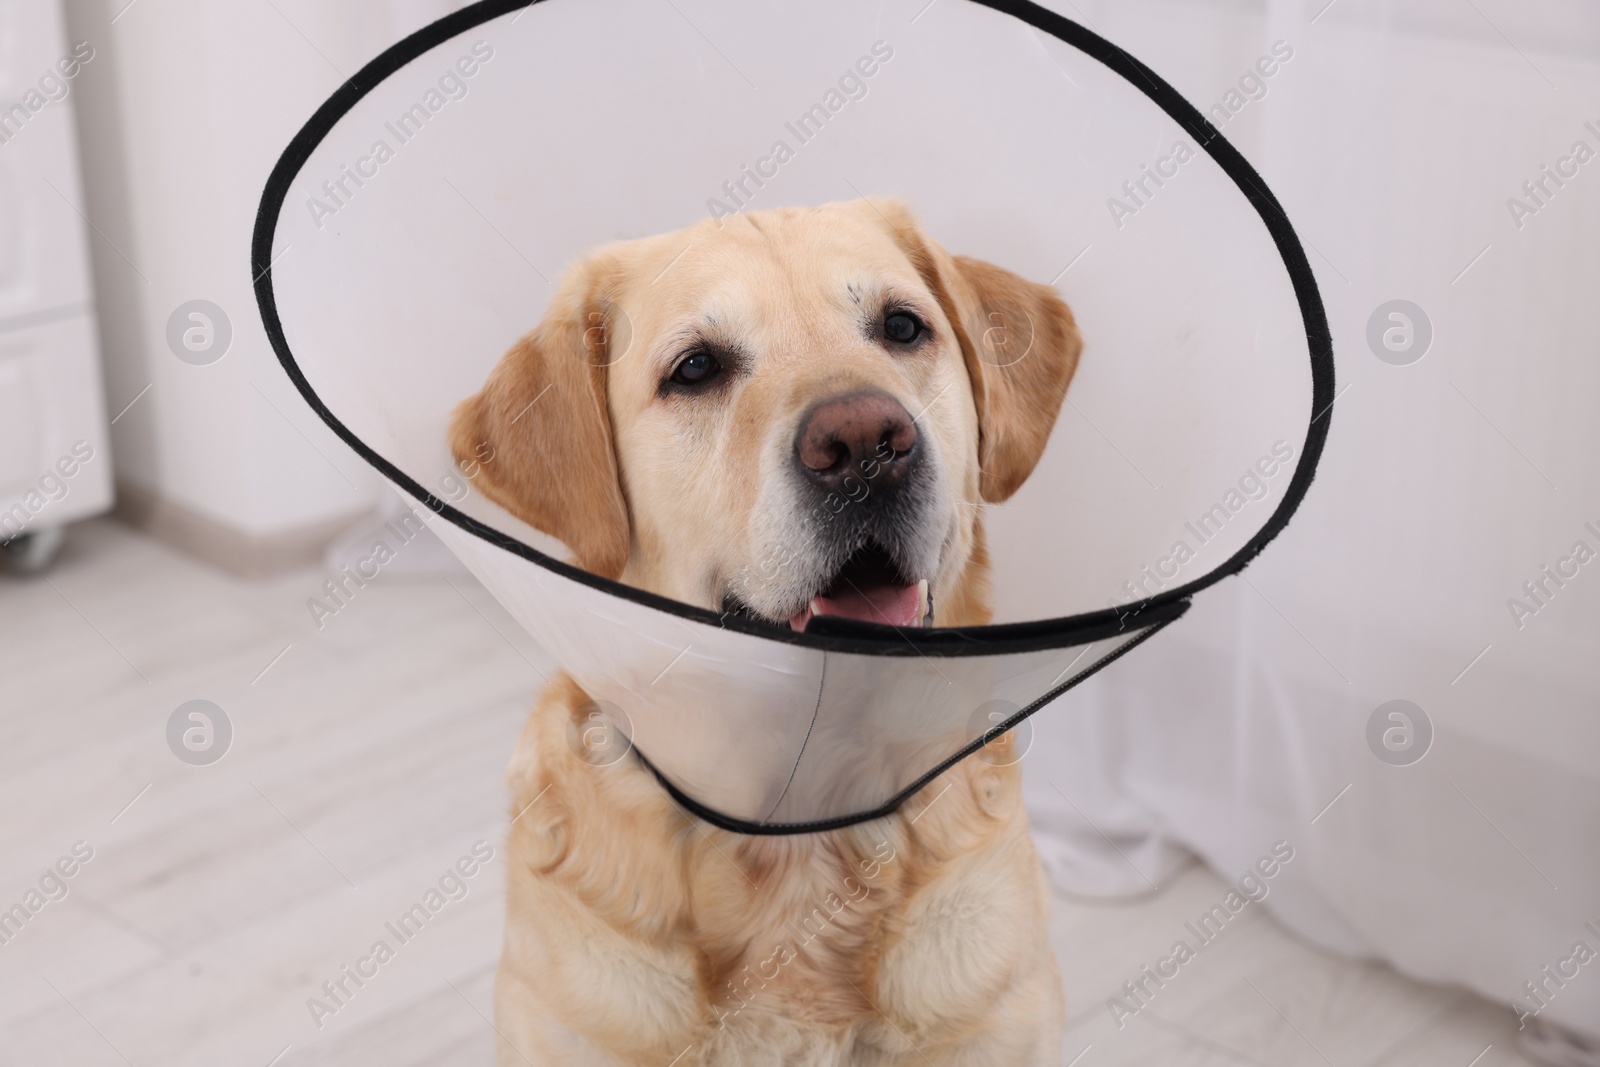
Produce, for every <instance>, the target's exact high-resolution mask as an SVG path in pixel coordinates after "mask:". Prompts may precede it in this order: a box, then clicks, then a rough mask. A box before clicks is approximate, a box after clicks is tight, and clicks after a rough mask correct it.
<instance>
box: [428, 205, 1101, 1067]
mask: <svg viewBox="0 0 1600 1067" xmlns="http://www.w3.org/2000/svg"><path fill="white" fill-rule="evenodd" d="M1081 347H1082V342H1081V340H1080V338H1079V335H1078V330H1077V327H1076V324H1075V322H1074V320H1073V316H1072V313H1071V311H1070V310H1069V309H1068V308H1067V306H1066V304H1065V303H1063V302H1062V300H1061V299H1060V298H1059V297H1058V296H1057V295H1056V293H1055V291H1054V290H1053V289H1051V288H1049V287H1047V286H1043V285H1038V284H1035V283H1032V282H1029V281H1026V280H1024V279H1022V278H1020V277H1018V276H1017V275H1015V274H1012V273H1011V272H1009V271H1006V270H1004V269H1002V268H1000V267H996V266H993V265H990V264H988V263H985V262H982V261H979V260H976V259H969V258H965V257H962V256H956V255H951V254H949V253H947V252H946V251H945V250H944V249H943V248H941V247H940V246H939V245H938V244H936V243H935V242H934V241H933V240H931V239H930V238H929V237H928V236H927V235H926V234H924V232H923V231H922V229H921V227H920V226H919V224H918V223H917V221H916V219H915V218H914V217H913V215H912V212H911V211H910V210H909V209H908V208H907V207H906V206H905V205H904V204H903V203H900V202H898V201H869V200H858V201H854V202H849V203H839V204H828V205H824V206H820V207H807V208H784V209H778V210H772V211H762V212H751V213H748V214H744V215H741V216H737V217H734V218H728V219H720V220H706V221H703V222H701V223H699V224H697V225H694V226H691V227H689V228H687V229H685V230H681V231H678V232H675V233H670V234H664V235H661V236H656V237H650V238H645V239H641V240H635V241H629V242H625V243H620V244H615V245H610V246H606V247H602V248H600V249H598V250H597V251H595V252H593V253H591V254H590V255H588V256H587V257H586V258H585V259H583V260H582V261H581V262H579V263H578V264H577V265H576V266H575V267H573V268H572V269H571V270H569V271H568V273H567V274H566V275H565V277H564V278H563V279H562V281H561V283H560V285H559V286H558V287H557V290H556V292H555V294H554V296H553V298H552V299H551V301H550V304H549V306H548V310H547V312H546V314H545V317H544V319H543V321H542V322H541V323H540V324H539V325H538V327H537V328H536V329H534V330H533V331H532V332H531V333H529V334H528V335H527V336H526V337H524V338H523V339H522V340H521V341H520V342H519V343H517V344H516V345H515V346H514V347H513V348H512V349H511V350H510V351H509V352H508V353H506V354H505V355H504V356H503V357H502V359H501V361H500V362H499V363H498V364H497V365H496V367H495V368H494V370H493V371H492V373H491V375H490V377H489V378H488V380H487V382H486V383H485V385H484V386H483V388H482V390H481V391H480V392H479V393H477V394H476V395H474V396H472V397H471V398H469V399H468V400H466V401H464V402H463V403H462V404H461V405H460V406H459V407H458V409H457V410H456V412H455V415H454V417H453V421H452V424H451V431H450V433H451V447H452V450H453V452H454V454H455V456H456V458H457V460H458V461H460V462H461V463H462V466H463V467H464V468H465V467H466V466H467V464H468V463H469V462H470V463H473V464H474V465H475V466H476V468H477V470H476V474H475V482H476V484H477V485H479V486H480V487H481V489H482V491H483V492H484V494H485V495H486V496H487V497H488V498H489V499H491V500H493V501H494V502H495V503H497V504H499V505H501V506H502V507H504V508H505V509H506V510H508V511H509V512H511V513H512V514H513V515H516V516H517V517H519V518H521V519H522V520H524V521H526V522H527V523H529V524H530V525H532V526H533V527H535V528H537V529H539V530H541V531H544V532H545V533H547V534H550V535H552V536H554V537H556V538H558V539H559V540H561V541H562V542H563V543H564V544H565V545H566V546H567V547H568V549H569V550H570V551H571V553H572V558H573V562H575V563H576V564H577V565H578V566H581V567H583V568H585V569H587V570H589V571H592V572H594V573H596V574H599V575H604V576H606V577H608V578H613V579H616V580H618V581H620V582H623V583H626V584H628V585H632V586H637V587H639V588H641V589H646V590H650V591H652V592H655V593H659V594H661V595H663V596H667V597H672V598H674V599H677V600H679V601H682V602H685V603H688V604H693V605H699V606H701V607H705V608H710V609H712V610H716V611H727V612H738V613H741V614H744V615H747V616H751V617H754V618H757V619H762V620H766V621H767V622H770V623H771V624H773V625H774V626H787V627H791V628H793V629H796V630H804V629H805V628H806V626H807V625H808V624H809V623H810V621H811V620H812V619H813V618H815V617H817V616H819V615H841V616H847V617H852V618H856V619H859V620H864V621H868V622H877V623H879V624H883V625H891V626H896V627H910V626H918V625H927V624H935V623H936V624H938V625H941V626H970V625H980V624H983V623H986V622H988V621H989V619H990V615H991V609H990V599H991V594H990V584H989V568H990V563H989V557H988V554H987V551H986V548H985V544H984V536H983V522H982V509H981V507H980V506H979V505H981V504H982V503H985V502H987V503H999V502H1001V501H1004V500H1006V499H1007V498H1008V497H1010V496H1011V495H1012V494H1013V493H1014V492H1016V490H1017V489H1018V487H1019V486H1021V485H1022V483H1023V481H1024V480H1025V479H1026V478H1027V477H1028V475H1029V474H1030V473H1031V472H1032V470H1033V468H1034V466H1035V465H1036V463H1037V462H1038V460H1039V457H1040V455H1041V453H1042V452H1043V450H1044V447H1045V443H1046V441H1047V439H1048V438H1049V436H1050V432H1051V429H1052V427H1053V425H1054V423H1055V420H1056V417H1057V415H1058V413H1059V411H1060V408H1061V404H1062V402H1063V399H1064V397H1065V394H1066V389H1067V386H1068V384H1069V383H1070V381H1071V379H1072V376H1073V373H1074V371H1075V370H1076V367H1077V363H1078V356H1079V351H1080V349H1081ZM530 405H535V406H533V407H530ZM485 456H488V457H491V458H489V459H487V460H483V459H482V457H485ZM869 466H870V470H871V475H872V481H871V492H870V494H869V495H868V496H867V497H866V498H865V499H862V500H861V501H859V502H857V503H856V504H854V505H853V506H852V507H850V508H849V509H847V510H846V511H843V512H841V514H840V516H839V519H838V521H834V522H827V523H824V522H819V521H817V519H816V512H817V507H818V503H819V502H820V501H826V500H828V499H830V494H831V495H832V497H833V498H837V497H838V495H839V494H840V492H841V487H842V486H843V485H844V483H845V480H846V479H847V477H848V476H849V475H850V474H851V473H852V472H860V471H862V470H865V469H868V467H869ZM774 558H779V559H782V560H783V561H784V566H782V567H779V568H773V567H771V566H763V561H767V560H771V559H774ZM592 710H593V708H592V704H591V701H590V699H589V698H588V696H586V694H585V693H584V692H583V691H582V690H580V689H579V688H578V686H577V684H576V683H575V682H573V680H572V679H571V678H570V677H567V676H565V675H563V676H560V677H558V678H557V679H555V680H554V681H553V682H552V683H551V684H550V685H549V687H548V688H547V690H546V691H545V693H544V694H543V696H542V697H541V699H540V700H539V702H538V705H537V707H536V709H535V710H534V712H533V714H532V716H531V717H530V718H529V720H528V723H527V726H526V728H525V729H524V731H523V733H522V736H521V739H520V741H519V743H518V745H517V748H516V752H515V755H514V756H513V758H512V761H511V765H510V769H509V771H508V774H507V781H508V784H509V787H510V793H511V812H512V813H513V816H514V818H513V822H512V828H511V831H510V833H509V839H508V842H507V853H508V861H507V868H508V875H507V879H508V880H507V902H506V923H505V942H504V951H503V954H502V958H501V963H500V968H499V972H498V975H497V979H496V989H495V1014H496V1019H497V1030H498V1032H499V1035H500V1038H499V1045H498V1062H499V1064H500V1065H501V1067H512V1065H517V1064H537V1065H540V1067H543V1065H545V1064H560V1065H564V1067H600V1065H605V1067H624V1065H626V1067H645V1065H650V1067H668V1065H672V1067H754V1065H767V1064H771V1065H778V1064H784V1065H789V1067H801V1065H805V1067H901V1065H905V1067H910V1065H929V1064H932V1065H936V1067H1012V1065H1017V1067H1022V1065H1027V1067H1034V1065H1044V1064H1054V1063H1056V1062H1058V1058H1059V1055H1060V1041H1061V1028H1062V1024H1063V1017H1064V1013H1063V1004H1062V990H1061V979H1060V974H1059V972H1058V970H1057V967H1056V963H1055V960H1054V957H1053V954H1052V952H1051V950H1050V947H1049V943H1048V940H1047V938H1046V936H1045V930H1046V928H1047V924H1048V915H1049V892H1048V888H1047V884H1046V881H1045V877H1044V874H1043V870H1042V868H1041V866H1040V864H1039V860H1038V857H1037V855H1036V853H1035V851H1034V848H1033V844H1032V841H1031V839H1030V837H1029V834H1028V825H1027V817H1026V814H1025V812H1024V810H1023V806H1022V801H1021V772H1020V767H1019V766H1017V764H1016V761H1015V760H1014V759H1011V760H1008V759H1005V758H997V759H989V760H985V759H974V758H969V759H967V760H964V761H962V762H960V763H957V764H956V765H955V766H954V767H952V768H950V769H949V770H948V771H946V772H945V773H944V774H942V775H940V776H939V778H938V779H936V780H935V781H933V782H932V783H930V784H929V785H928V786H926V788H925V789H924V790H922V791H921V792H919V793H918V794H917V796H916V797H913V798H912V799H911V800H910V801H908V802H907V803H906V805H904V806H903V807H902V808H901V810H900V811H899V812H898V813H896V814H895V815H893V816H890V817H887V818H884V819H879V820H875V821H872V822H869V823H863V824H858V825H856V826H852V827H848V828H845V829H839V830H833V831H829V832H825V833H814V834H799V835H789V836H747V835H740V834H737V833H732V832H728V831H724V830H720V829H717V828H714V827H712V826H710V825H709V824H706V823H704V822H703V821H702V820H700V819H697V818H695V817H693V816H691V815H689V814H688V813H686V812H685V811H684V810H683V809H682V808H681V807H679V806H678V805H677V804H675V803H674V802H673V800H672V799H671V797H670V796H669V795H668V794H667V793H666V792H665V791H664V790H663V789H662V788H661V786H660V785H659V783H658V782H657V781H656V779H655V778H654V777H653V776H652V775H651V773H650V772H649V770H648V769H647V768H645V767H644V766H643V765H641V764H639V763H638V762H636V761H628V760H625V761H622V762H618V763H615V764H614V765H610V766H606V767H604V768H600V767H597V766H594V765H593V764H592V762H591V761H588V760H586V759H585V756H584V751H583V746H582V745H581V744H578V743H576V742H575V737H576V732H577V731H578V730H579V729H580V728H581V724H582V723H583V721H584V719H585V717H586V716H587V715H588V714H589V713H590V712H591V711H592ZM1010 744H1011V741H1010V739H1009V737H1002V738H999V739H997V740H995V741H994V742H992V743H991V745H990V748H991V750H992V751H994V752H996V753H997V754H999V755H1001V756H1002V757H1003V753H1004V751H1005V749H1006V747H1007V746H1009V745H1010Z"/></svg>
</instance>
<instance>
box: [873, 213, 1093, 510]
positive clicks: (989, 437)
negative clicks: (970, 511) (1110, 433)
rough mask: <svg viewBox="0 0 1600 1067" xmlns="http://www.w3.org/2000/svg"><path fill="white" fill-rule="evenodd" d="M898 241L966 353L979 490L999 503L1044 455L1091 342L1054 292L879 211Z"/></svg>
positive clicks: (904, 216) (901, 216)
mask: <svg viewBox="0 0 1600 1067" xmlns="http://www.w3.org/2000/svg"><path fill="white" fill-rule="evenodd" d="M878 207H879V208H880V209H881V213H882V215H883V217H884V218H885V219H886V220H887V221H888V222H889V225H890V228H891V230H892V231H893V232H894V235H895V239H896V240H897V241H898V242H899V244H900V247H901V249H902V250H903V251H904V252H905V253H906V255H907V257H909V258H910V260H911V263H912V265H913V266H914V267H916V269H917V273H918V274H920V275H921V276H922V280H923V282H924V283H925V284H926V285H927V286H928V287H929V288H930V289H932V290H933V293H934V296H935V297H936V298H937V299H938V301H939V304H940V307H941V309H942V310H943V311H944V315H945V318H947V319H949V320H950V325H951V327H952V329H954V331H955V334H956V341H957V342H958V343H959V344H960V345H961V355H962V358H963V359H964V360H965V361H966V365H967V375H968V377H970V378H971V379H972V397H973V400H974V402H975V403H976V404H977V408H978V468H979V470H980V472H981V473H980V475H979V482H978V488H979V492H980V493H981V494H982V496H983V499H984V500H986V501H989V502H990V503H994V504H998V503H1000V502H1001V501H1003V500H1006V499H1007V498H1008V497H1010V496H1011V494H1012V493H1015V492H1016V491H1017V490H1018V489H1019V488H1021V486H1022V483H1023V482H1024V481H1026V480H1027V478H1028V475H1030V474H1032V473H1033V468H1034V466H1035V465H1036V464H1037V463H1038V462H1039V457H1040V456H1041V455H1043V454H1044V447H1045V444H1046V442H1048V441H1049V440H1050V431H1051V429H1052V428H1053V427H1054V426H1055V422H1056V416H1057V415H1058V414H1060V412H1061V403H1062V400H1063V399H1064V398H1065V397H1066V395H1067V385H1068V383H1070V382H1071V381H1072V375H1073V372H1074V371H1076V370H1077V369H1078V353H1079V351H1080V350H1081V349H1082V348H1083V341H1082V340H1081V339H1080V338H1079V336H1078V327H1077V324H1076V323H1075V322H1074V321H1073V318H1072V311H1071V310H1070V309H1069V308H1068V307H1067V305H1066V303H1065V302H1064V301H1063V300H1062V299H1061V297H1060V296H1058V295H1057V294H1056V291H1055V289H1053V288H1051V287H1050V286H1048V285H1039V284H1037V283H1035V282H1030V281H1028V280H1026V279H1024V278H1020V277H1018V276H1017V275H1015V274H1013V273H1011V272H1010V271H1008V270H1004V269H1002V268H1000V267H996V266H994V265H993V264H990V263H985V262H984V261H983V260H980V259H972V258H970V257H967V256H952V255H950V254H949V253H947V252H946V251H945V250H944V249H943V248H941V247H939V245H938V244H936V243H935V242H933V241H932V240H930V239H928V238H927V237H926V236H925V235H924V234H923V233H922V231H921V230H920V228H918V226H917V224H916V220H915V219H913V218H912V216H911V212H910V210H909V209H907V208H906V207H905V205H903V204H899V203H896V202H892V201H891V202H889V203H887V204H879V205H878Z"/></svg>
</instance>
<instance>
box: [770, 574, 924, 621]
mask: <svg viewBox="0 0 1600 1067" xmlns="http://www.w3.org/2000/svg"><path fill="white" fill-rule="evenodd" d="M927 614H928V583H927V582H926V581H921V582H917V583H915V584H913V585H888V584H883V585H869V586H864V587H862V588H860V589H856V588H847V589H846V590H845V591H844V592H843V593H840V594H839V595H837V596H819V597H816V598H814V599H813V600H812V601H811V604H810V605H809V606H808V607H807V608H806V609H805V610H804V611H802V612H800V613H799V614H797V615H795V616H794V617H793V618H791V619H790V620H789V625H790V627H791V628H793V629H795V630H799V631H803V630H805V628H806V624H807V623H809V622H810V621H811V620H812V619H813V618H815V617H816V616H818V615H835V616H838V617H839V618H843V619H859V620H861V621H862V622H875V623H878V624H879V625H883V626H899V627H906V626H921V625H922V624H923V620H924V619H925V618H926V616H927Z"/></svg>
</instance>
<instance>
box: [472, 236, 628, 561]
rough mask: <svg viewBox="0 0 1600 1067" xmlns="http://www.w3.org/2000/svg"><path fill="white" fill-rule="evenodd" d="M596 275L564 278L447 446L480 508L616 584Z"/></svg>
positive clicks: (605, 330)
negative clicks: (558, 546) (551, 541)
mask: <svg viewBox="0 0 1600 1067" xmlns="http://www.w3.org/2000/svg"><path fill="white" fill-rule="evenodd" d="M603 274H604V270H603V268H602V267H601V265H600V264H599V263H598V262H597V261H596V260H594V259H591V260H589V261H586V262H585V263H584V264H582V265H580V266H579V267H578V268H576V269H575V270H574V271H572V272H571V273H569V274H568V276H567V278H566V279H564V280H563V282H562V284H561V288H560V289H559V290H558V291H557V292H556V295H555V297H554V298H553V299H552V300H551V302H550V307H549V309H548V310H547V311H546V313H545V317H544V321H543V322H541V323H540V324H539V326H538V328H537V329H535V330H534V331H533V332H532V333H530V334H528V335H527V336H526V337H524V338H523V339H522V340H521V341H518V342H517V344H516V345H514V346H513V347H512V349H511V350H510V351H509V352H507V353H506V354H505V355H504V356H502V357H501V359H500V362H499V363H498V364H497V365H496V366H495V368H494V371H493V372H492V373H491V374H490V375H489V380H488V381H487V382H486V383H485V384H484V387H483V389H482V391H480V392H479V393H478V394H477V395H476V396H474V397H471V398H470V399H468V400H465V401H463V402H462V403H461V405H460V406H459V407H458V408H456V411H455V415H454V416H453V418H452V419H451V424H450V447H451V451H452V452H453V453H454V454H455V458H456V462H457V463H458V464H459V465H460V467H461V469H462V471H463V472H465V473H466V474H467V475H468V477H469V478H470V479H471V480H472V482H473V484H474V485H476V486H478V488H480V489H482V490H483V494H484V495H485V496H487V497H488V498H489V499H490V500H492V501H494V502H495V503H496V504H499V505H500V506H501V507H503V508H505V509H506V510H507V511H509V512H511V513H512V514H513V515H515V516H516V517H517V518H519V519H521V520H523V521H524V522H526V523H527V524H528V525H530V526H532V527H534V528H535V529H538V530H541V531H543V532H544V533H547V534H550V535H551V536H552V537H556V538H559V539H560V540H561V541H562V542H564V543H565V544H566V545H567V547H568V548H570V549H571V550H572V552H573V556H574V562H575V563H577V565H578V566H580V567H582V568H583V569H584V570H587V571H591V572H593V573H595V574H599V575H603V576H604V577H607V578H616V577H618V576H619V575H620V574H621V573H622V568H623V567H624V566H625V565H626V564H627V562H628V546H629V526H628V508H627V503H626V502H625V501H624V499H623V495H622V483H621V479H620V477H619V476H618V469H617V458H616V451H615V449H614V448H613V447H612V439H611V415H610V409H609V406H608V405H607V403H606V378H607V374H606V367H607V365H608V364H609V363H610V362H612V356H611V348H612V344H611V341H612V338H611V333H612V330H611V328H610V327H611V324H610V321H609V315H610V313H611V312H610V309H609V307H608V305H607V302H606V301H605V300H604V297H603V293H602V282H601V279H602V276H603Z"/></svg>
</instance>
